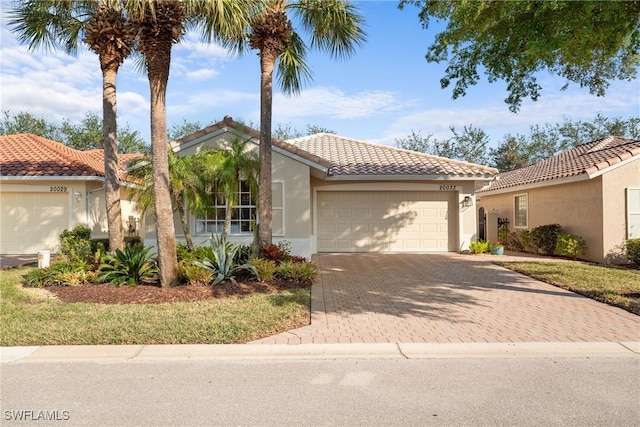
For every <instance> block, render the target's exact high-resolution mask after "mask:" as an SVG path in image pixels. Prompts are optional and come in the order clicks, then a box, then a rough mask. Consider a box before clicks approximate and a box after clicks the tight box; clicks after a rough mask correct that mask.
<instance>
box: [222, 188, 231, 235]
mask: <svg viewBox="0 0 640 427" xmlns="http://www.w3.org/2000/svg"><path fill="white" fill-rule="evenodd" d="M231 214H232V212H231V202H230V201H229V198H227V200H226V202H225V210H224V225H223V227H222V237H224V239H225V241H226V240H227V237H228V236H229V230H230V229H231Z"/></svg>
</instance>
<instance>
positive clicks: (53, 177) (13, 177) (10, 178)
mask: <svg viewBox="0 0 640 427" xmlns="http://www.w3.org/2000/svg"><path fill="white" fill-rule="evenodd" d="M0 181H98V182H104V177H103V176H96V175H2V176H0Z"/></svg>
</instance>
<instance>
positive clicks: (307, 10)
mask: <svg viewBox="0 0 640 427" xmlns="http://www.w3.org/2000/svg"><path fill="white" fill-rule="evenodd" d="M288 11H291V12H292V13H293V14H294V16H296V17H297V18H298V21H299V22H300V25H301V27H302V28H303V29H304V30H306V31H307V32H308V33H309V34H310V35H311V42H310V47H311V48H316V49H319V50H321V51H327V52H329V54H330V56H331V57H332V58H334V59H340V58H346V57H348V56H350V55H351V54H353V53H354V52H355V49H356V47H357V46H359V45H361V44H362V43H363V42H364V41H365V33H364V31H363V30H362V28H361V25H362V23H363V22H364V19H363V18H362V16H360V15H359V14H358V13H357V12H356V8H355V7H354V6H353V5H352V4H351V3H349V2H348V1H346V0H322V1H311V0H290V1H287V0H268V1H266V7H265V8H264V9H263V10H262V11H261V13H259V14H257V15H256V17H255V18H254V19H253V21H252V23H251V33H250V36H249V46H250V47H251V48H252V49H257V50H258V51H259V55H260V71H261V76H260V178H259V183H258V187H259V192H258V203H259V205H258V215H259V219H260V226H259V231H258V233H259V236H258V243H259V245H260V248H264V247H265V246H266V245H267V244H269V243H271V238H272V212H271V203H272V201H271V122H272V105H273V70H274V68H275V66H276V62H278V74H279V83H280V86H281V87H282V89H283V91H284V92H285V93H288V94H295V93H298V92H299V91H300V88H301V85H302V82H303V80H306V79H309V78H310V77H311V72H310V69H309V68H308V66H307V64H306V62H305V56H306V53H307V50H308V47H307V45H305V43H304V42H303V40H302V38H301V36H300V35H299V34H298V33H297V32H296V31H294V29H293V25H292V23H291V20H290V19H289V17H288V16H287V12H288Z"/></svg>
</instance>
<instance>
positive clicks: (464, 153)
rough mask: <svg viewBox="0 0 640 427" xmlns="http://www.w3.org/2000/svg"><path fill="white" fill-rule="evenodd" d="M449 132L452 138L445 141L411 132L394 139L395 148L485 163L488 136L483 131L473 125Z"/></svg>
mask: <svg viewBox="0 0 640 427" xmlns="http://www.w3.org/2000/svg"><path fill="white" fill-rule="evenodd" d="M449 130H450V131H451V132H452V133H453V136H452V137H450V138H446V139H437V138H434V137H433V134H428V135H427V136H422V134H421V133H420V132H419V131H418V132H416V131H412V132H411V133H410V134H409V135H408V136H407V137H406V138H400V139H396V141H395V142H396V147H398V148H403V149H405V150H413V151H419V152H421V153H426V154H432V155H434V156H441V157H447V158H449V159H455V160H462V161H465V162H471V163H479V164H482V163H485V162H486V152H487V144H488V143H489V136H488V135H487V134H486V132H485V131H483V130H482V129H480V128H476V127H473V125H469V126H464V127H463V128H462V131H458V130H456V128H455V126H451V127H449Z"/></svg>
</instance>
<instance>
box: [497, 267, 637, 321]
mask: <svg viewBox="0 0 640 427" xmlns="http://www.w3.org/2000/svg"><path fill="white" fill-rule="evenodd" d="M500 265H501V266H503V267H506V268H508V269H510V270H514V271H517V272H519V273H522V274H525V275H527V276H530V277H533V278H535V279H538V280H541V281H543V282H546V283H549V284H551V285H554V286H558V287H560V288H563V289H567V290H569V291H572V292H575V293H578V294H581V295H584V296H587V297H589V298H593V299H595V300H598V301H601V302H604V303H607V304H610V305H614V306H616V307H620V308H623V309H625V310H627V311H629V312H631V313H634V314H638V315H640V273H638V272H634V271H630V270H625V269H620V268H610V267H604V266H598V265H592V264H586V263H581V262H554V263H548V262H503V263H500Z"/></svg>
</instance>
